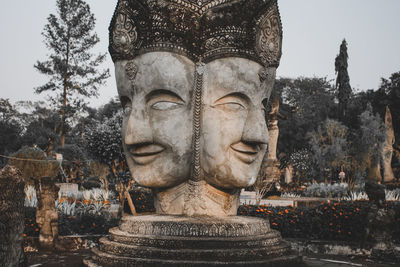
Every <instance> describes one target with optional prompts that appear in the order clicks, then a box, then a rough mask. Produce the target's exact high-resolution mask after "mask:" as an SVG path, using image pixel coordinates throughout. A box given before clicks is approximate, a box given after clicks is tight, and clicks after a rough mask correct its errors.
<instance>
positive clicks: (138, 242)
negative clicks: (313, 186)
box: [84, 215, 302, 267]
mask: <svg viewBox="0 0 400 267" xmlns="http://www.w3.org/2000/svg"><path fill="white" fill-rule="evenodd" d="M93 252H94V254H95V255H94V256H93V257H92V258H91V259H87V260H85V261H84V263H85V264H86V265H87V266H91V267H94V266H291V267H293V266H301V263H302V261H301V259H300V258H299V257H298V256H297V255H295V254H294V253H293V251H291V249H290V245H289V244H288V243H287V242H285V241H283V240H282V238H281V235H280V233H279V232H277V231H275V230H271V229H270V226H269V222H268V220H265V219H259V218H252V217H244V216H229V217H224V218H220V217H218V218H217V217H215V218H214V217H208V216H204V217H185V216H165V215H144V216H129V217H124V218H123V219H122V222H121V224H120V226H119V227H115V228H112V229H110V236H109V237H108V238H102V239H100V245H99V248H96V249H94V250H93Z"/></svg>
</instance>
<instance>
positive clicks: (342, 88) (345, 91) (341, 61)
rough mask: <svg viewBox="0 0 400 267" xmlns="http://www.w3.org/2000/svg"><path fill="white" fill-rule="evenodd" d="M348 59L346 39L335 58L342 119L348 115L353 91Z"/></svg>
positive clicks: (340, 116)
mask: <svg viewBox="0 0 400 267" xmlns="http://www.w3.org/2000/svg"><path fill="white" fill-rule="evenodd" d="M348 59H349V56H348V54H347V42H346V40H345V39H344V40H343V42H342V44H341V45H340V52H339V55H337V56H336V59H335V71H336V73H337V78H336V89H337V90H338V99H339V118H340V119H341V120H342V121H343V119H344V117H345V115H346V111H347V105H348V102H349V99H350V96H351V93H352V90H351V86H350V77H349V73H348V72H347V67H348V63H347V60H348Z"/></svg>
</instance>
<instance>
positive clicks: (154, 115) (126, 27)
mask: <svg viewBox="0 0 400 267" xmlns="http://www.w3.org/2000/svg"><path fill="white" fill-rule="evenodd" d="M281 34H282V31H281V24H280V18H279V12H278V7H277V3H276V0H222V1H221V0H201V1H198V0H197V1H194V0H161V1H147V0H120V1H119V2H118V6H117V9H116V11H115V14H114V17H113V20H112V23H111V26H110V53H111V56H112V58H113V60H114V62H115V69H116V78H117V87H118V93H119V96H120V99H121V103H122V106H123V108H124V121H123V129H122V132H123V146H124V150H125V154H126V159H127V162H128V165H129V168H130V171H131V173H132V176H133V177H134V179H135V180H136V181H137V182H138V183H139V184H141V185H143V186H148V187H151V188H155V189H157V192H158V193H159V194H158V198H157V199H158V202H160V203H161V204H160V205H159V206H160V207H161V208H160V210H164V213H172V214H179V213H180V210H188V207H187V206H188V205H192V206H196V204H195V202H196V201H194V202H193V201H192V200H193V199H200V200H201V201H203V202H207V200H205V199H207V198H208V199H211V200H212V201H215V202H218V201H219V199H221V201H222V202H224V201H225V200H224V199H229V201H230V202H235V201H236V200H235V199H234V198H232V197H231V196H232V195H235V194H236V195H237V189H239V188H243V187H247V186H250V185H252V184H253V183H254V182H255V179H256V177H257V174H258V172H259V169H260V165H261V162H262V159H263V157H264V154H265V152H266V147H267V143H268V129H267V125H266V120H265V106H266V104H267V102H268V99H269V96H270V93H271V90H272V87H273V83H274V79H275V71H276V68H277V66H278V65H279V60H280V56H281V39H282V37H281ZM201 186H202V187H203V189H204V188H205V189H204V190H202V189H199V187H201ZM193 187H195V189H193ZM196 188H197V189H196ZM207 190H208V191H207ZM193 192H195V193H193ZM199 192H206V193H204V196H200V195H201V194H202V193H199ZM207 192H209V196H207ZM193 194H194V195H193ZM219 196H222V197H219ZM174 201H175V202H176V203H178V202H179V203H180V204H179V203H178V204H173V205H172V206H174V208H172V209H170V208H169V207H168V205H167V204H166V203H172V202H174ZM229 201H228V202H229ZM192 202H193V203H194V204H188V203H192ZM222 202H221V203H222ZM221 205H222V204H221ZM223 205H224V208H222V210H223V209H225V210H226V209H229V207H228V206H229V205H227V204H226V203H225V204H223ZM200 206H201V205H200ZM231 206H232V205H231ZM177 207H178V208H177ZM227 207H228V208H227ZM195 209H197V207H196V208H195ZM189 210H190V209H189ZM231 210H234V209H231ZM182 213H184V212H182ZM189 213H190V212H189ZM229 213H233V211H229ZM205 214H208V213H207V212H206V213H205Z"/></svg>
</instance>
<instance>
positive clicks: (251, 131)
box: [242, 108, 269, 144]
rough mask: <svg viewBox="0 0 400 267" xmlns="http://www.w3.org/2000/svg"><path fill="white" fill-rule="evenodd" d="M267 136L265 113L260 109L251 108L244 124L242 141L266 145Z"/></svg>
mask: <svg viewBox="0 0 400 267" xmlns="http://www.w3.org/2000/svg"><path fill="white" fill-rule="evenodd" d="M268 140H269V134H268V128H267V124H266V121H265V113H264V111H263V110H262V109H261V108H260V109H257V108H251V109H250V110H249V113H248V115H247V119H246V122H245V124H244V129H243V134H242V141H244V142H246V143H258V144H268Z"/></svg>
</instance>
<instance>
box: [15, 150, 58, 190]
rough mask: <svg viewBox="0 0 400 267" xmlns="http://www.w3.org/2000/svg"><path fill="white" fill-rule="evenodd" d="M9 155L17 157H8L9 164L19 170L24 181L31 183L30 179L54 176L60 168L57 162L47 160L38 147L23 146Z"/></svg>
mask: <svg viewBox="0 0 400 267" xmlns="http://www.w3.org/2000/svg"><path fill="white" fill-rule="evenodd" d="M11 156H12V157H14V158H18V159H10V160H9V165H11V166H14V167H16V168H17V169H19V170H20V171H21V173H22V177H23V178H24V179H25V182H26V183H32V181H31V179H40V178H42V177H55V176H57V175H58V172H59V170H60V165H59V163H58V162H56V161H54V160H51V159H50V160H49V159H48V158H47V156H46V153H44V152H43V150H41V149H39V148H33V147H23V148H21V149H20V150H18V151H17V152H16V153H14V154H12V155H11ZM24 159H25V160H24Z"/></svg>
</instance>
